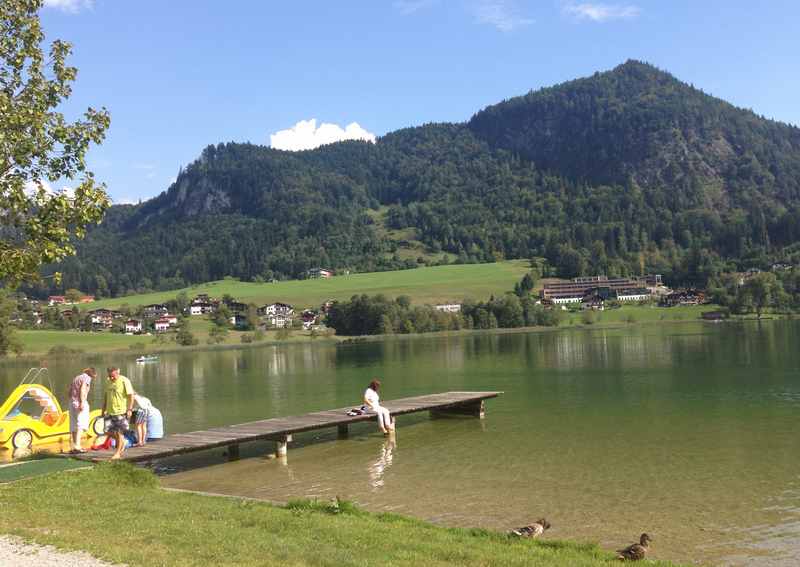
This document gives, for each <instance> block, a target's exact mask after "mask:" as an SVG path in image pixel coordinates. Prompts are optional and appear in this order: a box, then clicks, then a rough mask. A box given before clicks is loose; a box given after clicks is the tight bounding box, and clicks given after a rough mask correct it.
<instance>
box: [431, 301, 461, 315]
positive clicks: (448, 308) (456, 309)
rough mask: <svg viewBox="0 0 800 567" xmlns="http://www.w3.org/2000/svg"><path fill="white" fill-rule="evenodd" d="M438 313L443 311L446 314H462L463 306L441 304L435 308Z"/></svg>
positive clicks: (458, 304)
mask: <svg viewBox="0 0 800 567" xmlns="http://www.w3.org/2000/svg"><path fill="white" fill-rule="evenodd" d="M434 309H436V311H443V312H445V313H460V312H461V304H460V303H441V304H439V305H436V306H435V307H434Z"/></svg>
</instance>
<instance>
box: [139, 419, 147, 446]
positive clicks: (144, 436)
mask: <svg viewBox="0 0 800 567" xmlns="http://www.w3.org/2000/svg"><path fill="white" fill-rule="evenodd" d="M145 443H147V422H146V421H145V422H144V423H143V424H142V438H141V439H139V445H144V444H145Z"/></svg>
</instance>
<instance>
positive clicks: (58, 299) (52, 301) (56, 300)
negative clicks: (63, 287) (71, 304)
mask: <svg viewBox="0 0 800 567" xmlns="http://www.w3.org/2000/svg"><path fill="white" fill-rule="evenodd" d="M47 303H48V305H65V304H66V303H67V298H66V297H64V296H63V295H51V296H50V297H48V298H47Z"/></svg>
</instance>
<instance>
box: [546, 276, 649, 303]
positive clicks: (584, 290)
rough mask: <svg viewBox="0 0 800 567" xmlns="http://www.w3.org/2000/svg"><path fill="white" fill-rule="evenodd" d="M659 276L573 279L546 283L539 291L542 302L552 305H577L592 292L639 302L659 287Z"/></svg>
mask: <svg viewBox="0 0 800 567" xmlns="http://www.w3.org/2000/svg"><path fill="white" fill-rule="evenodd" d="M662 285H663V283H662V282H661V276H660V275H648V276H635V277H632V278H608V277H606V276H592V277H586V278H575V279H573V280H570V281H568V282H558V283H547V284H545V285H544V287H543V288H542V291H541V298H542V299H543V300H548V301H552V302H553V303H573V302H574V303H577V302H579V301H581V300H582V299H583V298H584V297H586V296H587V295H588V294H589V293H590V292H592V291H595V290H596V291H598V292H599V293H600V294H602V295H607V296H608V298H609V299H618V300H620V301H641V300H643V299H647V298H648V297H650V295H651V294H652V293H653V291H654V290H655V289H656V288H658V287H661V286H662Z"/></svg>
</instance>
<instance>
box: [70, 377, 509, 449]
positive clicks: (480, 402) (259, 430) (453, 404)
mask: <svg viewBox="0 0 800 567" xmlns="http://www.w3.org/2000/svg"><path fill="white" fill-rule="evenodd" d="M501 393H502V392H444V393H441V394H429V395H426V396H415V397H412V398H402V399H399V400H389V401H384V402H383V403H382V405H383V406H384V407H386V408H387V409H388V410H389V411H390V412H391V413H392V416H393V417H395V416H398V415H404V414H409V413H416V412H421V411H429V412H431V415H432V416H439V415H467V416H474V417H478V418H481V419H482V418H483V416H484V400H487V399H490V398H496V397H497V396H498V395H499V394H501ZM352 407H353V406H350V407H345V408H339V409H333V410H327V411H318V412H313V413H307V414H305V415H298V416H291V417H275V418H271V419H262V420H260V421H251V422H248V423H240V424H238V425H228V426H223V427H215V428H213V429H208V430H205V431H192V432H190V433H176V434H174V435H167V436H166V437H164V438H163V439H159V440H158V441H153V442H151V443H148V444H147V445H145V446H144V447H131V448H129V449H126V450H125V452H124V453H123V454H122V459H123V460H126V461H131V462H141V461H152V460H156V459H161V458H164V457H171V456H174V455H182V454H185V453H193V452H196V451H205V450H207V449H214V448H218V447H226V448H227V451H228V455H229V457H231V458H236V457H238V456H239V445H240V444H242V443H248V442H251V441H264V440H268V441H275V442H276V443H277V446H276V453H277V455H278V456H285V455H286V451H287V448H288V444H289V443H290V442H291V441H292V434H294V433H303V432H306V431H314V430H317V429H327V428H330V427H336V428H337V429H338V433H339V436H340V437H345V436H347V433H348V426H349V425H350V424H353V423H359V422H363V421H375V420H376V419H377V418H376V416H375V414H366V415H359V416H349V415H347V412H348V410H350V409H352ZM111 455H113V451H90V452H88V453H84V454H82V455H77V456H75V458H78V459H83V460H88V461H104V460H107V459H108V458H109V457H111ZM70 456H72V455H70Z"/></svg>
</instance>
